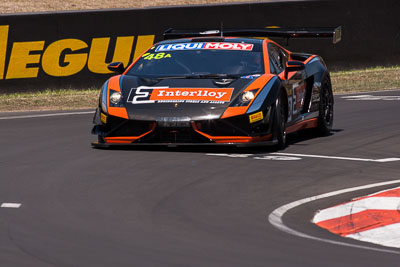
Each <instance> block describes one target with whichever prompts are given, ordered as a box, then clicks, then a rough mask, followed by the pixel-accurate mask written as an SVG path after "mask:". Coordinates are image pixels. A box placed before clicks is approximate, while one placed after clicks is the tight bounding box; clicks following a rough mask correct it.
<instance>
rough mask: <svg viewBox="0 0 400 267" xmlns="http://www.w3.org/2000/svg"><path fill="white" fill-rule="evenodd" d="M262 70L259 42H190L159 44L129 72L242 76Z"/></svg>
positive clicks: (182, 75) (131, 73) (144, 55)
mask: <svg viewBox="0 0 400 267" xmlns="http://www.w3.org/2000/svg"><path fill="white" fill-rule="evenodd" d="M263 72H264V65H263V60H262V49H261V45H260V44H257V43H256V44H254V43H243V42H240V43H234V42H191V43H166V44H159V45H156V46H154V47H152V48H151V49H150V50H148V51H147V52H146V53H145V54H143V56H142V57H141V58H140V59H139V60H138V61H137V62H136V64H135V65H134V66H132V68H131V69H130V70H129V71H128V73H127V74H128V75H135V76H157V77H174V76H175V77H200V78H201V77H206V76H207V75H211V76H212V75H214V76H216V75H217V76H218V75H219V77H224V76H242V75H251V74H260V73H263Z"/></svg>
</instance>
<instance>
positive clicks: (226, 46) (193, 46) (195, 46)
mask: <svg viewBox="0 0 400 267" xmlns="http://www.w3.org/2000/svg"><path fill="white" fill-rule="evenodd" d="M199 49H220V50H243V51H252V50H253V44H245V43H181V44H165V45H159V46H158V47H157V49H156V52H162V51H176V50H199Z"/></svg>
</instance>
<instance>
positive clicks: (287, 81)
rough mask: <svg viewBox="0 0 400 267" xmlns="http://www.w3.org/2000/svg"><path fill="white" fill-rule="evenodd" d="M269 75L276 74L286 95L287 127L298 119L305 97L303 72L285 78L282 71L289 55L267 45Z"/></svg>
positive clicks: (290, 74) (279, 48)
mask: <svg viewBox="0 0 400 267" xmlns="http://www.w3.org/2000/svg"><path fill="white" fill-rule="evenodd" d="M268 52H269V59H270V69H271V73H274V74H278V75H279V77H280V78H281V80H282V83H283V85H284V86H285V88H286V92H287V95H288V118H287V119H288V120H287V122H288V125H291V124H293V123H295V122H296V121H297V120H299V119H300V117H301V116H300V115H301V112H302V110H303V107H304V101H305V96H306V83H305V81H304V77H305V72H304V71H297V72H291V73H289V74H288V77H285V75H284V70H285V67H286V62H287V61H288V58H289V54H288V52H286V51H285V50H284V49H282V48H281V47H279V46H278V45H276V44H274V43H269V44H268Z"/></svg>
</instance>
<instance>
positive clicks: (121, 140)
mask: <svg viewBox="0 0 400 267" xmlns="http://www.w3.org/2000/svg"><path fill="white" fill-rule="evenodd" d="M156 125H157V124H156V123H155V122H154V123H153V125H152V127H151V129H150V131H148V132H145V133H144V134H141V135H139V136H113V137H104V141H105V142H106V143H118V144H129V143H132V142H134V141H136V140H138V139H140V138H142V137H144V136H146V135H148V134H149V133H151V132H153V131H154V129H155V128H156Z"/></svg>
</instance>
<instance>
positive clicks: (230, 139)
mask: <svg viewBox="0 0 400 267" xmlns="http://www.w3.org/2000/svg"><path fill="white" fill-rule="evenodd" d="M192 127H193V129H194V130H195V132H197V133H198V134H201V135H202V136H204V137H206V138H208V139H210V140H211V141H214V142H215V143H250V142H263V141H269V140H271V139H272V134H269V135H265V136H212V135H209V134H206V133H203V132H201V131H199V130H198V129H197V126H196V124H195V123H194V122H192Z"/></svg>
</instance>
